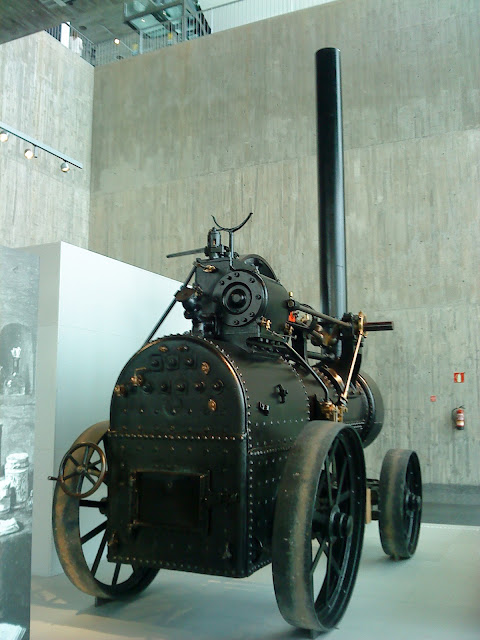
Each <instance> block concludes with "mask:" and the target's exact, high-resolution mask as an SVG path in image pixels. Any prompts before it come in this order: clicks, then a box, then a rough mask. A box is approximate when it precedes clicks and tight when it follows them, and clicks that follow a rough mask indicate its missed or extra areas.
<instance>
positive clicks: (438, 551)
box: [31, 523, 480, 640]
mask: <svg viewBox="0 0 480 640" xmlns="http://www.w3.org/2000/svg"><path fill="white" fill-rule="evenodd" d="M304 637H308V636H305V634H304V633H302V632H300V631H297V630H295V629H293V628H292V627H290V626H289V625H288V624H287V623H286V622H284V620H283V618H282V617H281V615H280V613H279V612H278V609H277V606H276V602H275V595H274V591H273V586H272V577H271V570H270V567H265V568H264V569H262V570H261V571H259V572H257V573H256V574H254V575H253V576H251V577H250V578H247V579H243V580H234V579H228V578H216V577H210V576H203V575H195V574H185V573H180V572H171V571H161V572H160V573H159V575H158V576H157V578H156V579H155V581H154V582H153V584H152V585H151V586H150V587H149V588H148V589H147V590H146V591H145V592H143V593H142V594H141V595H140V596H137V597H136V599H134V600H132V601H130V602H123V603H118V602H114V603H109V604H106V605H103V606H101V607H95V606H94V604H93V599H92V598H91V597H89V596H87V595H85V594H83V593H81V592H80V591H78V590H77V589H76V588H75V587H73V586H72V585H71V584H70V582H69V581H68V580H67V579H66V578H65V577H64V576H56V577H54V578H34V579H33V583H32V623H31V640H67V639H68V640H114V639H115V640H123V639H125V638H131V639H134V640H260V639H262V640H274V639H275V640H300V639H301V638H304ZM328 638H329V640H364V639H365V640H366V639H367V638H368V640H372V639H373V640H377V639H379V640H380V639H383V638H388V640H406V639H408V640H411V639H412V640H479V638H480V527H478V526H469V525H450V524H448V525H445V524H428V523H427V524H424V525H423V526H422V532H421V536H420V542H419V546H418V549H417V553H416V555H415V556H414V558H412V559H411V560H408V561H401V562H393V561H391V560H390V559H388V558H387V557H386V556H385V555H384V554H383V552H382V549H381V546H380V541H379V537H378V527H377V525H376V524H375V523H372V524H370V525H368V526H367V527H366V529H365V543H364V548H363V555H362V561H361V566H360V571H359V575H358V578H357V584H356V586H355V589H354V592H353V596H352V600H351V602H350V605H349V607H348V609H347V612H346V613H345V616H344V617H343V619H342V620H341V622H340V624H339V628H338V629H335V630H333V631H332V632H331V633H330V634H329V635H328Z"/></svg>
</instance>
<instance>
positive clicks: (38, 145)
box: [0, 122, 83, 173]
mask: <svg viewBox="0 0 480 640" xmlns="http://www.w3.org/2000/svg"><path fill="white" fill-rule="evenodd" d="M9 134H10V135H12V136H15V137H16V138H20V140H24V141H25V142H28V143H29V144H30V145H31V147H28V148H26V149H25V151H24V155H25V157H26V158H27V159H28V160H31V159H32V158H36V157H37V151H38V149H42V151H46V152H47V153H50V154H51V155H52V156H55V157H56V158H59V159H60V160H61V161H62V164H61V166H60V168H61V170H62V171H63V172H64V173H66V172H67V171H69V169H70V166H74V167H78V168H79V169H83V165H82V163H81V162H79V161H78V160H75V159H74V158H70V157H69V156H67V155H65V154H64V153H62V152H61V151H57V150H56V149H52V147H50V146H48V145H47V144H43V142H39V141H38V140H35V138H32V137H31V136H29V135H27V134H26V133H23V132H22V131H18V130H17V129H14V128H13V127H10V126H9V125H7V124H5V123H4V122H0V142H6V141H7V140H8V136H9Z"/></svg>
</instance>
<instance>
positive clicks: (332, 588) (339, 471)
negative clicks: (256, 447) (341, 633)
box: [272, 421, 366, 631]
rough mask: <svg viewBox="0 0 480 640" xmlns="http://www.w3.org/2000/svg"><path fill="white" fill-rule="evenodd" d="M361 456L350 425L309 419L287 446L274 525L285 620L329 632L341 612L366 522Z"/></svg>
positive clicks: (277, 585) (275, 575)
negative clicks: (289, 445) (294, 440)
mask: <svg viewBox="0 0 480 640" xmlns="http://www.w3.org/2000/svg"><path fill="white" fill-rule="evenodd" d="M365 483H366V479H365V461H364V456H363V448H362V444H361V441H360V438H359V437H358V435H357V434H356V432H355V431H354V430H353V429H352V428H350V427H343V426H342V424H339V423H335V422H328V421H314V422H310V423H308V424H307V425H306V426H305V427H304V429H303V430H302V432H301V433H300V435H299V437H298V438H297V440H296V442H295V444H294V446H293V447H292V449H291V450H290V453H289V455H288V459H287V463H286V465H285V469H284V472H283V474H282V479H281V481H280V485H279V491H278V496H277V503H276V507H275V520H274V529H273V553H272V559H273V562H272V568H273V582H274V587H275V595H276V598H277V603H278V607H279V609H280V612H281V614H282V615H283V617H284V618H285V620H286V621H287V622H289V623H290V624H292V625H293V626H295V627H299V628H301V629H309V630H313V631H328V630H329V629H331V628H332V627H334V626H336V625H337V623H338V622H339V620H340V618H341V617H342V615H343V614H344V613H345V610H346V608H347V605H348V603H349V600H350V597H351V595H352V591H353V587H354V584H355V579H356V576H357V571H358V566H359V563H360V555H361V550H362V544H363V532H364V522H365Z"/></svg>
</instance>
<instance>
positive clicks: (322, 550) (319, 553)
mask: <svg viewBox="0 0 480 640" xmlns="http://www.w3.org/2000/svg"><path fill="white" fill-rule="evenodd" d="M326 545H327V539H326V538H324V539H323V540H322V544H321V545H320V546H319V547H318V550H317V553H316V554H315V559H314V561H313V563H312V567H311V569H310V573H312V574H313V572H314V571H315V569H316V568H317V565H318V562H319V560H320V558H321V557H322V553H323V552H324V551H325V547H326Z"/></svg>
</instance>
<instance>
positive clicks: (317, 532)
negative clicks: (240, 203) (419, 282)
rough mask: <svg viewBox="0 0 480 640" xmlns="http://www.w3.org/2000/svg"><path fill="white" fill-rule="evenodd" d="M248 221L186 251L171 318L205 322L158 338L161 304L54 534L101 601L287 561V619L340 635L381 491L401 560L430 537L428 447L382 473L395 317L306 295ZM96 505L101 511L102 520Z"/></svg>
mask: <svg viewBox="0 0 480 640" xmlns="http://www.w3.org/2000/svg"><path fill="white" fill-rule="evenodd" d="M327 51H331V50H327ZM322 188H325V186H323V187H322ZM250 215H251V214H250ZM249 217H250V216H249ZM248 219H249V218H247V220H248ZM247 220H245V221H244V222H243V223H242V224H241V225H239V226H237V227H235V228H223V227H222V226H221V225H220V224H218V222H217V221H216V220H215V219H214V226H213V228H212V229H211V230H210V231H209V233H208V238H207V244H206V246H205V247H204V248H202V249H197V250H194V251H187V252H183V253H195V254H196V255H198V254H199V253H203V256H201V257H196V259H195V262H194V264H193V268H192V270H191V271H190V273H189V275H188V277H187V279H186V280H185V282H184V284H183V285H182V286H181V287H180V289H179V291H178V292H177V294H176V296H175V300H174V301H172V304H171V305H170V307H169V309H168V310H167V312H166V313H168V311H169V310H170V309H171V308H172V307H173V305H174V304H175V303H177V304H182V305H183V308H184V313H185V316H186V317H187V318H189V319H190V320H191V321H192V329H191V331H190V332H188V333H187V334H182V335H169V336H165V337H161V338H155V337H154V336H155V334H156V333H157V330H158V328H159V326H160V324H161V322H162V321H163V319H164V318H165V317H166V314H164V316H163V317H162V319H161V320H160V322H159V323H158V325H157V326H156V327H155V328H154V329H153V331H152V333H151V334H150V336H149V337H148V338H147V340H146V341H145V343H144V344H143V346H142V347H141V348H140V349H139V350H138V351H137V352H136V353H135V354H134V355H133V356H132V358H131V359H130V360H129V362H127V364H126V365H125V367H124V369H123V370H122V372H121V373H120V375H119V377H118V380H117V383H116V385H115V388H114V390H113V394H112V401H111V408H110V420H109V422H102V423H98V424H96V425H94V426H92V427H90V428H89V429H87V430H86V431H85V432H84V433H83V434H82V435H81V436H80V437H79V438H78V440H77V441H76V442H75V443H74V444H73V445H72V447H71V448H70V450H69V451H68V452H67V453H66V454H65V457H64V458H63V460H62V463H61V465H60V470H59V474H58V477H57V478H55V480H56V481H57V482H56V489H55V497H54V505H53V529H54V538H55V543H56V547H57V551H58V555H59V558H60V560H61V562H62V565H63V568H64V570H65V573H66V574H67V575H68V577H69V578H70V579H71V580H72V581H73V583H74V584H75V585H76V586H77V587H78V588H80V589H82V590H83V591H85V592H87V593H89V594H91V595H93V596H95V597H97V598H98V599H112V598H119V597H123V596H130V595H132V594H133V593H136V592H138V591H140V590H142V589H144V588H145V587H146V586H148V584H149V583H150V582H151V581H152V580H153V578H154V577H155V575H156V574H157V572H158V571H159V569H162V568H167V569H175V570H179V571H187V572H196V573H203V574H211V575H219V576H230V577H234V578H242V577H245V576H249V575H251V574H252V573H254V572H255V571H257V570H258V569H260V568H261V567H263V566H265V565H267V564H269V563H272V569H273V581H274V588H275V594H276V598H277V602H278V605H279V609H280V611H281V613H282V615H283V616H284V618H285V619H286V620H287V621H288V622H289V623H291V624H292V625H294V626H296V627H299V628H302V629H309V630H312V631H316V632H319V631H326V630H329V629H331V628H333V627H334V626H336V625H337V623H338V621H339V620H340V618H341V616H342V615H343V613H344V611H345V609H346V607H347V605H348V602H349V599H350V596H351V594H352V591H353V587H354V584H355V578H356V575H357V571H358V566H359V561H360V554H361V549H362V543H363V532H364V523H365V514H366V496H367V495H368V497H369V504H370V503H371V504H372V505H373V507H372V508H371V509H369V511H373V516H374V517H377V518H378V519H379V523H380V534H381V540H382V545H383V548H384V550H385V552H386V553H387V554H388V555H390V556H392V557H394V558H407V557H410V556H411V555H413V553H414V551H415V548H416V544H417V540H418V535H419V529H420V515H421V477H420V467H419V463H418V458H417V455H416V454H415V452H413V451H405V450H392V451H390V452H389V453H388V454H387V457H386V459H385V462H384V465H383V467H382V472H381V475H380V480H379V481H377V480H370V479H367V478H366V475H365V463H364V454H363V448H364V447H366V446H368V445H370V444H371V443H372V442H373V441H374V439H375V438H376V436H377V435H378V433H379V432H380V429H381V428H382V423H383V401H382V397H381V394H380V391H379V389H378V387H377V385H376V384H375V382H374V381H373V380H371V379H370V378H369V377H368V376H367V375H366V374H365V373H363V372H362V371H361V368H360V365H361V357H362V347H363V342H364V337H365V335H366V333H367V332H374V331H383V330H390V329H392V328H393V325H392V323H390V322H368V321H367V320H366V318H365V317H364V315H363V314H362V313H358V314H352V313H348V312H345V311H344V312H342V313H341V314H340V317H337V316H336V315H330V313H327V312H325V310H323V311H322V312H320V311H316V310H315V309H312V308H311V307H310V306H308V305H307V304H305V303H302V302H300V301H298V300H296V299H295V297H294V296H293V294H292V293H291V292H288V291H287V290H286V289H285V288H284V286H283V285H282V284H281V283H280V281H279V279H278V278H277V276H276V275H275V272H274V271H273V269H272V267H271V266H270V265H269V264H268V262H267V261H266V260H265V259H263V258H262V257H260V256H258V255H255V254H249V255H239V254H238V253H236V252H235V250H234V236H235V233H236V232H237V231H238V230H239V229H240V228H241V227H242V226H243V225H244V224H245V223H246V222H247ZM222 232H223V234H225V233H227V234H228V244H223V241H224V239H225V236H224V237H223V239H222ZM327 311H328V309H327ZM91 496H92V497H91ZM85 512H86V513H87V515H88V516H90V515H91V514H92V513H95V514H96V515H97V516H98V518H99V521H98V523H96V522H95V523H93V521H92V520H91V518H90V525H89V528H88V530H87V531H84V530H82V524H81V521H82V517H83V515H82V514H84V513H85ZM87 519H88V518H87ZM95 541H96V542H95ZM91 543H95V545H96V546H95V550H94V552H93V553H91V552H89V553H87V552H86V551H85V549H86V547H87V545H90V544H91ZM105 554H106V556H107V560H108V566H110V567H111V573H110V575H109V577H108V578H105V577H100V568H101V564H102V563H101V559H102V557H104V555H105ZM313 575H315V576H316V577H315V580H314V579H313Z"/></svg>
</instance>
